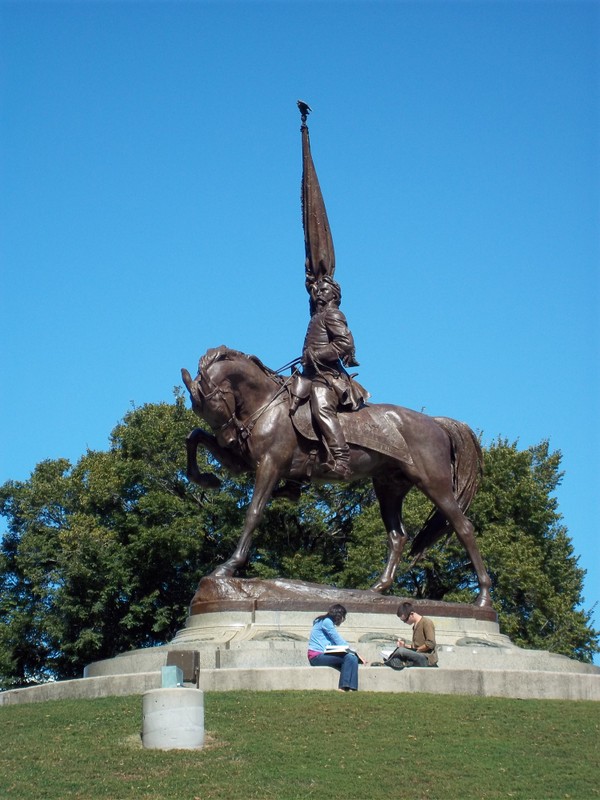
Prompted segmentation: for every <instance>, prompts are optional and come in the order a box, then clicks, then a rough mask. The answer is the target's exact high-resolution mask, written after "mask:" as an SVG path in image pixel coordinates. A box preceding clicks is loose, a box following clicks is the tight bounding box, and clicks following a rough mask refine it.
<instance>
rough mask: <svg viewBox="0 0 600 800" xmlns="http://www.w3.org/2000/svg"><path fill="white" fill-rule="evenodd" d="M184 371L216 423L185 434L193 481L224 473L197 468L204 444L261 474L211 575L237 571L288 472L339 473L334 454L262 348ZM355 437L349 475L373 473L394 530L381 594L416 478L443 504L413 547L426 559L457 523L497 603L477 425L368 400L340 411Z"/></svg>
mask: <svg viewBox="0 0 600 800" xmlns="http://www.w3.org/2000/svg"><path fill="white" fill-rule="evenodd" d="M182 377H183V381H184V383H185V385H186V386H187V388H188V391H189V393H190V397H191V400H192V408H193V410H194V411H195V413H196V414H198V416H200V417H201V418H202V419H204V420H205V421H206V422H207V423H208V425H209V427H210V428H211V430H212V433H208V432H207V431H206V430H204V429H203V428H196V429H194V430H193V431H192V432H191V433H190V434H189V436H188V438H187V458H188V464H187V473H188V477H189V478H190V480H192V481H194V482H195V483H197V484H199V485H200V486H205V487H216V486H218V485H219V481H218V479H217V478H216V477H215V476H214V475H212V474H210V473H208V474H202V473H200V472H199V470H198V464H197V460H196V451H197V448H198V447H199V446H202V447H205V448H206V449H207V450H208V451H209V452H210V453H211V454H212V455H213V456H214V457H215V458H216V459H217V460H218V461H220V463H221V464H222V465H223V466H224V467H225V468H226V469H228V470H229V471H230V472H232V473H234V474H241V473H244V472H253V473H254V475H255V483H254V492H253V495H252V500H251V502H250V505H249V506H248V509H247V512H246V517H245V521H244V527H243V530H242V532H241V535H240V539H239V542H238V545H237V547H236V549H235V552H234V553H233V555H232V556H231V557H230V558H229V559H228V560H227V561H226V562H225V563H224V564H222V565H221V566H220V567H218V568H217V569H216V570H215V572H214V573H213V575H216V576H219V577H227V576H233V575H234V574H235V573H236V571H237V570H238V569H240V568H241V567H242V566H243V565H244V564H245V563H246V561H247V559H248V554H249V550H250V545H251V542H252V536H253V534H254V531H255V530H256V528H257V527H258V525H259V523H260V520H261V518H262V515H263V512H264V509H265V506H266V504H267V502H268V501H269V499H270V498H271V496H272V494H273V491H274V489H275V488H276V486H277V484H278V483H279V481H280V480H288V479H292V480H294V481H297V482H299V483H302V482H306V481H308V480H312V481H323V482H327V483H329V482H331V481H332V480H341V478H340V476H337V475H335V474H333V473H332V471H331V469H330V467H329V466H328V464H327V459H326V458H325V457H323V454H321V457H319V453H318V450H319V447H320V442H319V439H320V437H319V436H318V434H317V432H316V431H315V429H314V425H313V422H312V415H311V412H310V408H309V404H308V403H304V404H302V405H300V406H299V408H298V409H297V411H296V412H295V414H294V415H293V416H291V415H290V404H291V402H292V400H291V393H290V392H289V391H288V390H289V383H290V378H289V377H287V378H284V377H282V376H280V375H278V374H277V373H275V372H273V371H272V370H270V369H268V368H267V367H266V366H264V365H263V364H262V363H261V362H260V361H259V359H257V358H256V357H255V356H249V355H245V354H244V353H240V352H238V351H236V350H230V349H229V348H227V347H224V346H222V347H218V348H215V349H212V350H209V351H208V352H207V353H206V354H205V355H204V356H202V358H201V359H200V363H199V367H198V374H197V375H196V377H195V378H193V379H192V377H191V375H190V374H189V372H188V371H187V370H185V369H184V370H182ZM339 418H340V422H341V424H342V426H343V430H344V435H345V439H346V441H347V442H348V444H349V450H348V475H347V476H346V478H345V480H348V481H357V480H364V479H367V478H370V479H371V480H372V481H373V487H374V489H375V494H376V496H377V500H378V501H379V507H380V510H381V516H382V519H383V523H384V525H385V529H386V531H387V536H388V559H387V563H386V565H385V567H384V570H383V572H382V573H381V575H380V577H379V579H378V580H377V581H376V583H375V584H374V586H373V587H372V588H373V589H374V590H375V591H378V592H381V591H384V590H385V589H388V588H389V587H390V586H391V585H392V582H393V580H394V576H395V573H396V569H397V567H398V563H399V560H400V557H401V555H402V551H403V549H404V546H405V544H406V543H407V541H408V536H407V534H406V531H405V529H404V526H403V523H402V503H403V500H404V497H405V496H406V494H407V492H408V490H409V489H410V488H411V487H412V486H416V487H417V488H418V489H420V490H421V491H422V492H423V493H424V494H425V495H426V496H427V497H428V498H429V499H430V500H431V501H432V503H433V504H434V505H435V506H436V510H435V511H434V512H433V513H432V515H431V517H430V518H429V520H428V521H427V522H426V524H425V525H424V527H423V529H422V530H421V531H420V532H419V533H418V534H417V536H416V537H415V539H414V541H413V543H412V546H411V554H412V555H413V556H415V557H418V556H419V555H420V554H421V553H422V552H423V551H424V550H425V549H426V548H427V547H429V546H430V545H431V544H433V543H434V542H436V541H437V540H438V539H440V538H441V537H442V536H444V535H445V534H447V533H449V532H450V531H451V530H452V529H453V530H454V531H455V532H456V535H457V536H458V539H459V541H460V542H461V544H462V545H463V547H464V548H465V550H466V552H467V554H468V556H469V558H470V560H471V563H472V565H473V568H474V570H475V573H476V575H477V580H478V582H479V595H478V597H477V600H476V604H477V605H479V606H491V600H490V585H491V583H490V577H489V575H488V573H487V572H486V569H485V567H484V564H483V560H482V558H481V554H480V552H479V548H478V547H477V543H476V541H475V534H474V530H473V525H472V523H471V522H470V520H469V519H467V517H466V516H465V511H466V510H467V508H468V507H469V504H470V502H471V500H472V499H473V497H474V495H475V492H476V491H477V488H478V485H479V480H480V476H481V466H482V455H481V448H480V446H479V442H478V441H477V437H476V436H475V434H474V433H473V431H472V430H471V429H470V428H469V427H468V426H467V425H465V424H464V423H462V422H457V421H455V420H451V419H448V418H446V417H428V416H426V415H425V414H421V413H419V412H417V411H411V410H410V409H408V408H401V407H400V406H393V405H385V404H379V405H376V404H373V405H364V406H362V407H361V408H360V409H359V410H358V411H352V412H349V413H340V415H339Z"/></svg>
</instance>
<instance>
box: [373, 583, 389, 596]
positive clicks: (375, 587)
mask: <svg viewBox="0 0 600 800" xmlns="http://www.w3.org/2000/svg"><path fill="white" fill-rule="evenodd" d="M387 588H388V587H387V586H385V585H384V584H383V583H382V582H381V581H377V583H375V584H373V586H371V588H370V589H369V591H370V592H375V593H376V594H381V592H384V591H385V590H386V589H387Z"/></svg>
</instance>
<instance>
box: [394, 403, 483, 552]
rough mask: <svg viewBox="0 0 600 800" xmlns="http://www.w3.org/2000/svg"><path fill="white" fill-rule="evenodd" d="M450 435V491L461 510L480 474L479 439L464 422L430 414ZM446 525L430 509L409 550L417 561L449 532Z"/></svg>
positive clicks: (468, 499)
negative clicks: (451, 488) (451, 487)
mask: <svg viewBox="0 0 600 800" xmlns="http://www.w3.org/2000/svg"><path fill="white" fill-rule="evenodd" d="M433 419H434V420H435V422H437V424H438V425H439V426H440V427H441V428H443V429H444V431H445V432H446V434H447V435H448V437H449V439H450V444H451V459H452V482H453V493H454V497H455V498H456V502H457V503H458V505H459V506H460V510H461V511H463V512H465V511H466V510H467V509H468V508H469V506H470V505H471V502H472V500H473V498H474V497H475V494H476V492H477V489H478V488H479V484H480V482H481V477H482V475H483V453H482V451H481V445H480V444H479V440H478V439H477V437H476V436H475V434H474V433H473V431H472V430H471V428H469V426H468V425H465V423H464V422H457V421H456V420H455V419H450V418H449V417H434V418H433ZM451 533H452V528H451V527H450V525H449V523H448V521H447V519H446V518H445V517H444V515H443V514H442V513H441V512H440V511H438V510H437V509H434V510H433V511H432V512H431V514H430V516H429V518H428V519H427V521H426V522H425V524H424V525H423V527H422V528H421V530H420V531H419V533H418V534H417V535H416V536H415V538H414V540H413V542H412V545H411V548H410V553H411V555H412V556H414V560H413V563H414V561H417V560H418V559H419V558H420V557H421V556H422V555H423V553H424V552H425V550H427V548H428V547H431V545H432V544H435V542H437V541H438V540H439V539H441V538H442V536H444V535H450V534H451Z"/></svg>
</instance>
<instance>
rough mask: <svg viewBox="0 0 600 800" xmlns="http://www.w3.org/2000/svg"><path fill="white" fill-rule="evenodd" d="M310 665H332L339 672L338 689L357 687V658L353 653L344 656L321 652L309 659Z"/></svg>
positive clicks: (353, 689) (354, 689) (354, 688)
mask: <svg viewBox="0 0 600 800" xmlns="http://www.w3.org/2000/svg"><path fill="white" fill-rule="evenodd" d="M309 661H310V665H311V667H333V668H334V669H337V670H339V672H340V682H339V684H338V685H339V688H340V689H351V690H352V691H354V692H355V691H356V690H357V689H358V658H357V657H356V656H355V655H354V653H346V655H345V656H334V655H325V653H321V654H320V655H318V656H315V657H314V658H311V659H309Z"/></svg>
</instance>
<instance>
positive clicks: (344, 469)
mask: <svg viewBox="0 0 600 800" xmlns="http://www.w3.org/2000/svg"><path fill="white" fill-rule="evenodd" d="M331 455H332V456H333V466H332V467H331V472H333V474H334V475H338V476H339V477H340V478H348V477H349V476H350V475H351V473H352V470H351V469H350V448H349V447H348V445H344V446H343V447H332V448H331Z"/></svg>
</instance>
